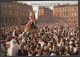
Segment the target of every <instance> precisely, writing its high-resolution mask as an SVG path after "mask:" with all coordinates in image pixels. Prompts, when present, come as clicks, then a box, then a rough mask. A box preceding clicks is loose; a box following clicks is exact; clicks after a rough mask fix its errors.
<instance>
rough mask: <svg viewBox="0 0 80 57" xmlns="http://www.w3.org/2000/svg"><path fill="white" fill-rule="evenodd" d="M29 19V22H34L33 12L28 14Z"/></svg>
mask: <svg viewBox="0 0 80 57" xmlns="http://www.w3.org/2000/svg"><path fill="white" fill-rule="evenodd" d="M29 19H30V20H34V19H35V15H34V12H30V14H29Z"/></svg>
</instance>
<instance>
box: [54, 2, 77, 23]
mask: <svg viewBox="0 0 80 57" xmlns="http://www.w3.org/2000/svg"><path fill="white" fill-rule="evenodd" d="M53 16H60V17H63V18H64V19H68V20H70V21H72V22H73V21H78V4H73V5H70V4H65V5H58V6H54V8H53Z"/></svg>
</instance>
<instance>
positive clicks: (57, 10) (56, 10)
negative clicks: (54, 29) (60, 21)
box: [55, 7, 77, 12]
mask: <svg viewBox="0 0 80 57" xmlns="http://www.w3.org/2000/svg"><path fill="white" fill-rule="evenodd" d="M62 11H70V9H69V8H64V9H62V8H61V9H55V12H62ZM71 11H77V8H76V7H75V8H71Z"/></svg>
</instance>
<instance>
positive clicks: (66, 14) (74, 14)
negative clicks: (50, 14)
mask: <svg viewBox="0 0 80 57" xmlns="http://www.w3.org/2000/svg"><path fill="white" fill-rule="evenodd" d="M56 15H58V16H63V13H61V15H60V14H55V16H56ZM64 16H70V14H69V13H64ZM71 16H72V17H73V16H75V17H76V16H77V13H71Z"/></svg>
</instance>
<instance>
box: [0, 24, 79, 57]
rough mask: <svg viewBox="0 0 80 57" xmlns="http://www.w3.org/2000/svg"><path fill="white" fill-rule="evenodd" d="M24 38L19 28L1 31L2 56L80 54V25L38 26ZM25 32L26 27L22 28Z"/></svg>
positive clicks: (14, 27) (8, 28)
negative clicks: (79, 28)
mask: <svg viewBox="0 0 80 57" xmlns="http://www.w3.org/2000/svg"><path fill="white" fill-rule="evenodd" d="M37 28H38V29H37V33H36V34H33V33H31V34H30V35H28V36H26V37H24V35H23V32H21V31H20V28H19V27H18V26H12V27H6V28H2V29H1V55H2V56H59V55H61V56H70V55H78V54H79V37H78V32H79V31H78V24H41V25H40V24H37ZM22 30H23V31H24V26H22Z"/></svg>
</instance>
